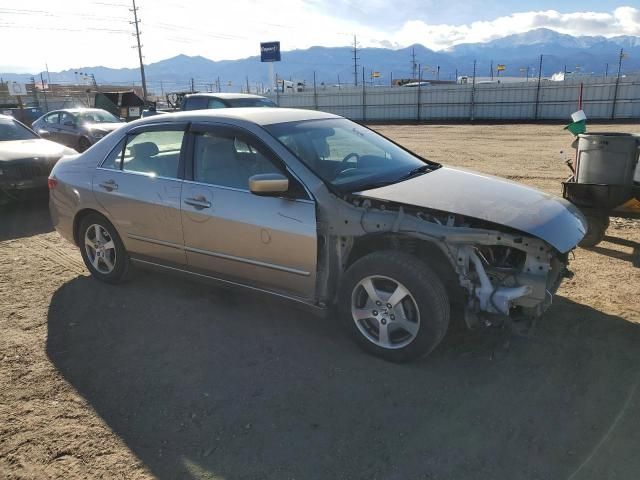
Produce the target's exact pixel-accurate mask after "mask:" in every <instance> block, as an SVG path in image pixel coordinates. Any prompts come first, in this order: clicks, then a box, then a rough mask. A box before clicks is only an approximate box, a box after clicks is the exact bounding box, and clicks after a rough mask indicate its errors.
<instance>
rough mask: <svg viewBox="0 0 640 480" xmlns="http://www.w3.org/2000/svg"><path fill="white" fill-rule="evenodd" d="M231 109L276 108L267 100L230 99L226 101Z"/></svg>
mask: <svg viewBox="0 0 640 480" xmlns="http://www.w3.org/2000/svg"><path fill="white" fill-rule="evenodd" d="M227 103H228V104H229V106H231V107H236V108H237V107H277V105H276V104H275V103H273V102H272V101H271V100H269V99H268V98H232V99H229V100H227Z"/></svg>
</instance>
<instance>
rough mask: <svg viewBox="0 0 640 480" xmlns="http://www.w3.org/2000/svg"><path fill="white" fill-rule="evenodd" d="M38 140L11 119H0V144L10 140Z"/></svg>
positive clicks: (34, 135)
mask: <svg viewBox="0 0 640 480" xmlns="http://www.w3.org/2000/svg"><path fill="white" fill-rule="evenodd" d="M34 138H40V137H38V135H36V134H35V133H34V132H32V131H31V130H29V129H28V128H27V127H25V126H24V125H22V124H21V123H18V122H16V121H15V120H14V119H12V118H0V142H8V141H11V140H32V139H34Z"/></svg>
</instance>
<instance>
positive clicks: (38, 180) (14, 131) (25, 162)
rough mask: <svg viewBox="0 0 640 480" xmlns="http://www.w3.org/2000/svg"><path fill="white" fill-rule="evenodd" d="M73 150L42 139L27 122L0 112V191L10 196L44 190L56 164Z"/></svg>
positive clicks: (73, 151) (72, 152) (71, 153)
mask: <svg viewBox="0 0 640 480" xmlns="http://www.w3.org/2000/svg"><path fill="white" fill-rule="evenodd" d="M75 153H77V152H76V151H75V150H72V149H70V148H67V147H64V146H62V145H60V144H58V143H54V142H50V141H48V140H44V139H42V138H40V137H39V136H38V134H36V133H35V132H34V131H33V130H31V129H30V128H29V127H27V126H26V125H24V124H22V123H20V122H19V121H17V120H16V119H15V118H13V117H11V116H8V115H0V191H1V192H2V193H4V194H5V196H8V197H9V198H13V197H15V196H17V195H19V194H20V193H26V192H29V191H33V190H37V189H44V191H45V192H46V188H47V178H48V177H49V173H50V172H51V169H52V168H53V166H54V165H55V163H56V162H57V161H58V160H59V159H60V158H61V157H62V156H63V155H73V154H75Z"/></svg>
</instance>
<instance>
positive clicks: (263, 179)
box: [249, 173, 289, 196]
mask: <svg viewBox="0 0 640 480" xmlns="http://www.w3.org/2000/svg"><path fill="white" fill-rule="evenodd" d="M249 190H250V191H251V193H253V194H255V195H263V196H270V195H279V194H282V193H286V192H287V191H288V190H289V179H288V178H287V177H285V176H284V175H282V174H280V173H261V174H259V175H253V176H252V177H250V178H249Z"/></svg>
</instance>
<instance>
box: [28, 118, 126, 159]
mask: <svg viewBox="0 0 640 480" xmlns="http://www.w3.org/2000/svg"><path fill="white" fill-rule="evenodd" d="M122 123H123V122H122V121H121V120H120V119H119V118H117V117H116V116H114V115H112V114H111V113H109V112H107V111H106V110H102V109H100V108H71V109H67V110H54V111H52V112H49V113H47V114H45V115H43V116H41V117H40V118H39V119H37V120H36V121H35V122H33V124H32V128H33V129H34V130H35V131H36V132H38V135H40V136H41V137H42V138H46V139H48V140H53V141H54V142H58V143H62V144H63V145H66V146H68V147H71V148H74V149H76V150H77V151H79V152H84V151H85V150H86V149H87V148H89V147H90V146H91V145H93V144H94V143H95V142H97V141H98V140H100V139H102V138H103V137H105V136H107V135H108V134H109V133H111V132H113V131H114V130H116V129H117V128H119V127H121V126H122Z"/></svg>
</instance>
